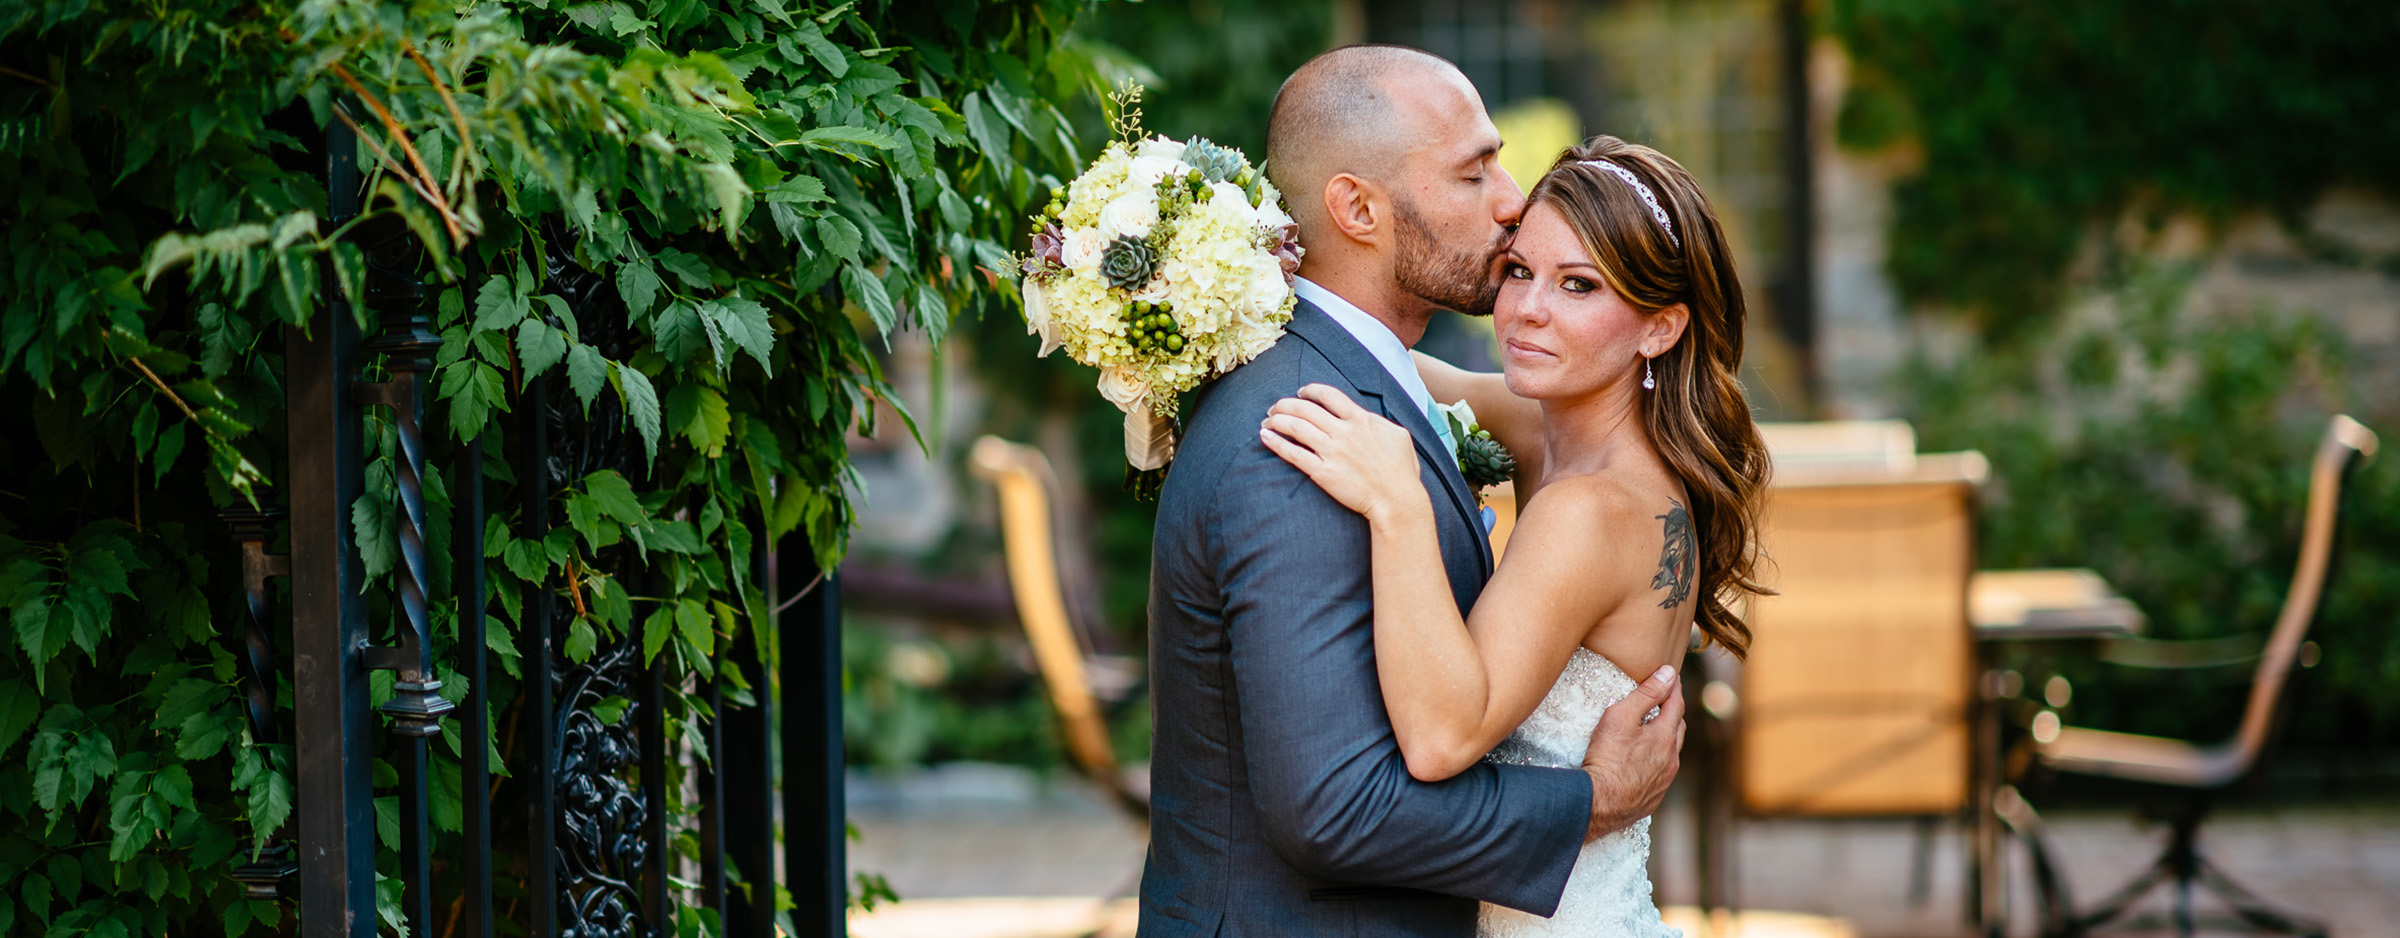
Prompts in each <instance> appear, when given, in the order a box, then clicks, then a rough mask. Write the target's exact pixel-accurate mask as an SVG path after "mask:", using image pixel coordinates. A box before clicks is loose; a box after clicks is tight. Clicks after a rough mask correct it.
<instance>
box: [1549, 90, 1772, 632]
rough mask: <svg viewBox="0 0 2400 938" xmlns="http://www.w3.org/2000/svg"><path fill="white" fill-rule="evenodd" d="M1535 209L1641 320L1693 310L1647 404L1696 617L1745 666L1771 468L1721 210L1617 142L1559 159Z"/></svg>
mask: <svg viewBox="0 0 2400 938" xmlns="http://www.w3.org/2000/svg"><path fill="white" fill-rule="evenodd" d="M1593 161H1606V162H1609V163H1613V164H1615V165H1617V166H1619V167H1621V168H1623V169H1625V170H1626V171H1628V172H1631V173H1633V175H1634V176H1635V177H1636V178H1638V179H1640V180H1642V181H1643V182H1644V183H1645V184H1647V185H1648V186H1649V187H1650V191H1651V192H1652V193H1654V194H1655V195H1656V196H1657V198H1658V201H1659V205H1660V207H1661V208H1663V209H1665V210H1666V213H1667V218H1668V219H1669V220H1671V221H1673V222H1674V224H1675V234H1674V238H1678V239H1681V241H1682V243H1681V244H1680V245H1679V244H1677V243H1676V242H1675V241H1674V240H1672V239H1670V238H1669V236H1668V234H1667V232H1666V231H1665V230H1663V229H1661V228H1660V227H1659V225H1658V222H1657V221H1656V220H1655V219H1653V218H1652V216H1651V214H1650V207H1649V206H1648V205H1647V204H1644V203H1643V201H1642V199H1641V196H1640V195H1639V194H1637V193H1636V192H1635V191H1634V188H1633V187H1632V186H1629V185H1626V184H1625V181H1624V180H1623V179H1620V178H1618V177H1617V176H1616V175H1614V174H1612V173H1610V172H1608V171H1607V170H1606V169H1603V168H1601V167H1599V166H1596V165H1592V163H1593ZM1531 205H1548V206H1550V207H1551V208H1554V209H1557V210H1558V212H1559V214H1561V215H1563V216H1565V217H1566V220H1567V225H1568V227H1570V228H1572V229H1574V231H1575V235H1576V237H1577V238H1578V239H1580V240H1581V241H1582V242H1583V247H1584V250H1587V251H1590V252H1591V254H1592V259H1593V261H1595V262H1596V263H1598V264H1599V265H1600V271H1601V276H1602V277H1604V278H1606V279H1607V280H1608V285H1609V287H1610V288H1612V289H1614V290H1616V291H1617V293H1618V295H1620V296H1623V297H1624V298H1625V301H1626V302H1627V303H1629V304H1631V305H1632V306H1633V307H1634V309H1636V310H1639V311H1641V312H1642V313H1643V314H1645V315H1648V314H1654V313H1657V312H1658V311H1659V310H1663V309H1665V308H1667V307H1669V306H1673V305H1675V304H1677V303H1682V304H1684V305H1685V306H1686V308H1688V309H1690V310H1691V324H1690V325H1689V326H1687V327H1685V329H1684V333H1683V338H1682V339H1681V340H1680V341H1677V342H1676V343H1675V347H1674V348H1671V349H1668V350H1667V351H1666V352H1664V353H1662V354H1660V355H1659V356H1658V357H1657V358H1654V359H1651V367H1653V368H1654V369H1656V374H1657V378H1658V387H1657V389H1655V390H1652V391H1645V392H1643V393H1642V395H1641V412H1642V425H1643V427H1644V428H1645V429H1646V430H1648V431H1649V434H1650V441H1651V444H1652V445H1654V446H1656V447H1658V452H1659V455H1661V456H1663V457H1665V459H1666V461H1667V465H1668V466H1669V467H1670V468H1672V469H1673V470H1674V472H1675V474H1676V476H1678V477H1680V478H1681V479H1682V480H1683V486H1684V490H1685V492H1686V494H1688V495H1689V497H1690V498H1691V500H1692V506H1691V513H1692V525H1693V530H1694V532H1695V533H1696V534H1698V535H1699V541H1700V544H1699V555H1700V556H1699V558H1698V560H1699V564H1698V579H1699V583H1698V589H1697V590H1695V592H1697V593H1699V595H1700V608H1699V610H1698V611H1697V612H1696V613H1695V615H1694V618H1695V620H1696V621H1697V622H1698V623H1699V625H1700V630H1701V631H1702V632H1703V633H1706V634H1707V635H1708V637H1709V639H1710V640H1711V641H1714V642H1716V643H1717V644H1719V645H1723V646H1725V649H1726V650H1727V651H1730V652H1732V653H1733V654H1734V655H1735V656H1736V657H1740V656H1742V655H1744V654H1746V653H1747V652H1748V651H1749V649H1750V626H1749V625H1748V624H1747V623H1744V622H1743V621H1742V618H1741V616H1739V615H1736V614H1735V613H1734V611H1733V608H1732V603H1733V602H1736V601H1738V600H1739V599H1740V597H1741V595H1742V594H1745V593H1748V594H1762V593H1765V592H1768V591H1767V590H1766V589H1765V588H1764V587H1763V586H1761V585H1760V584H1759V582H1758V580H1757V578H1756V573H1757V566H1758V541H1757V537H1756V536H1755V535H1756V532H1757V530H1758V512H1759V502H1760V501H1761V499H1763V498H1764V497H1765V495H1766V480H1767V472H1768V464H1767V447H1766V443H1765V442H1764V441H1763V440H1761V439H1759V435H1758V427H1757V425H1756V424H1754V423H1752V422H1751V419H1750V402H1749V400H1748V399H1747V398H1745V397H1744V396H1743V395H1742V384H1741V381H1740V379H1739V373H1740V369H1741V365H1742V321H1743V319H1744V318H1745V317H1746V316H1747V315H1748V314H1747V310H1746V309H1745V307H1744V304H1743V301H1742V282H1741V278H1740V277H1739V276H1737V275H1736V274H1735V273H1734V270H1733V252H1731V251H1730V250H1727V249H1726V245H1725V232H1724V229H1723V228H1722V227H1721V226H1719V225H1718V224H1717V214H1716V211H1715V210H1714V209H1711V208H1710V207H1709V204H1708V197H1707V196H1704V195H1702V194H1701V193H1700V186H1699V184H1698V183H1695V182H1693V181H1692V174H1690V173H1688V172H1685V171H1684V169H1683V167H1682V166H1681V165H1680V164H1677V163H1676V162H1675V161H1674V160H1672V159H1668V158H1667V155H1666V154H1664V153H1660V152H1658V151H1657V150H1653V149H1651V148H1649V147H1645V146H1641V145H1638V144H1631V143H1626V142H1625V141H1623V140H1619V139H1617V138H1615V137H1609V136H1599V137H1593V138H1591V139H1590V140H1586V141H1584V143H1583V145H1582V146H1579V147H1571V148H1569V149H1568V150H1567V151H1566V152H1564V153H1561V154H1559V157H1558V162H1557V163H1555V164H1552V165H1551V167H1550V171H1549V172H1548V173H1545V174H1543V176H1542V180H1541V182H1539V183H1536V184H1535V185H1534V187H1533V194H1532V196H1531V197H1530V202H1529V204H1528V207H1530V206H1531Z"/></svg>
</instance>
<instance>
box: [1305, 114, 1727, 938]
mask: <svg viewBox="0 0 2400 938" xmlns="http://www.w3.org/2000/svg"><path fill="white" fill-rule="evenodd" d="M1502 276H1503V280H1502V284H1501V288H1500V296H1499V302H1498V306H1497V309H1496V310H1495V313H1494V321H1493V325H1494V329H1495V331H1496V333H1497V335H1498V337H1499V339H1500V342H1501V346H1502V358H1503V367H1504V369H1505V373H1504V374H1502V375H1492V374H1476V373H1470V372H1465V371H1461V370H1459V369H1456V368H1453V367H1450V366H1448V365H1446V364H1443V363H1441V362H1439V361H1436V360H1434V359H1431V358H1427V357H1425V356H1422V355H1420V356H1418V357H1417V361H1418V368H1419V371H1420V373H1421V374H1422V375H1423V377H1424V379H1425V383H1426V385H1427V386H1428V389H1429V390H1431V391H1432V393H1433V395H1434V397H1436V398H1437V399H1439V400H1442V401H1444V402H1457V401H1461V400H1463V401H1465V402H1467V403H1468V404H1469V405H1470V406H1471V407H1472V409H1473V411H1474V413H1475V414H1476V415H1477V416H1478V417H1479V418H1480V422H1481V424H1482V428H1483V429H1484V430H1487V431H1489V432H1490V433H1491V434H1492V435H1493V437H1494V438H1495V439H1497V440H1498V441H1499V442H1500V443H1501V444H1502V445H1503V446H1505V447H1507V448H1508V450H1509V451H1510V452H1511V453H1513V455H1514V456H1515V458H1516V461H1517V472H1516V479H1515V481H1516V490H1517V493H1518V500H1519V503H1520V505H1521V506H1522V508H1521V511H1520V514H1519V519H1518V522H1517V527H1516V529H1515V532H1514V533H1513V535H1512V536H1511V538H1510V541H1509V545H1508V551H1507V553H1506V555H1505V557H1504V558H1503V560H1502V562H1501V564H1500V566H1499V568H1498V570H1497V571H1496V572H1495V573H1494V574H1493V576H1492V579H1491V583H1490V585H1489V586H1487V587H1486V588H1485V589H1484V591H1483V594H1482V598H1481V599H1480V600H1478V601H1477V602H1476V604H1475V607H1474V609H1473V611H1472V612H1471V613H1470V614H1469V615H1468V616H1466V617H1465V619H1464V621H1462V620H1461V617H1460V616H1459V614H1458V611H1457V607H1456V605H1455V604H1454V603H1452V602H1451V601H1450V599H1449V594H1448V592H1447V590H1448V586H1447V585H1446V584H1447V583H1448V580H1447V578H1446V577H1445V576H1444V572H1443V568H1442V560H1441V555H1440V553H1439V547H1438V544H1437V542H1436V539H1435V525H1434V521H1433V516H1432V503H1431V501H1430V498H1429V496H1428V495H1427V494H1426V491H1425V488H1424V486H1423V484H1422V483H1421V482H1420V480H1419V476H1418V468H1417V466H1418V464H1417V456H1416V452H1415V449H1414V446H1413V444H1412V442H1411V438H1410V436H1409V433H1408V431H1407V430H1405V429H1403V428H1401V427H1400V426H1398V425H1397V424H1394V423H1392V422H1391V421H1389V420H1386V419H1384V418H1382V417H1380V416H1378V415H1375V414H1373V413H1370V412H1368V411H1366V410H1364V409H1362V408H1361V407H1360V406H1359V405H1357V404H1356V403H1355V402H1353V401H1351V400H1350V399H1349V398H1347V397H1344V396H1342V394H1341V393H1340V392H1339V391H1335V390H1333V389H1331V388H1328V387H1325V386H1323V385H1311V386H1309V387H1306V388H1303V389H1302V390H1301V392H1300V393H1301V396H1300V397H1298V398H1287V399H1285V400H1283V401H1281V402H1279V403H1277V404H1276V405H1275V406H1274V407H1273V408H1272V409H1271V411H1270V413H1269V415H1268V417H1267V420H1266V422H1265V423H1264V424H1263V425H1262V426H1261V428H1260V436H1261V438H1262V439H1263V440H1264V442H1265V443H1266V444H1267V446H1268V447H1269V448H1270V449H1273V450H1274V451H1275V452H1276V454H1277V455H1280V456H1282V457H1283V458H1284V459H1285V460H1287V461H1289V462H1291V463H1292V464H1293V465H1294V466H1297V467H1298V468H1300V469H1301V470H1302V471H1304V472H1306V473H1307V474H1308V475H1309V477H1310V478H1311V479H1313V480H1315V481H1316V483H1317V484H1318V485H1320V486H1322V487H1323V488H1324V489H1325V490H1326V492H1327V493H1328V494H1331V495H1332V496H1333V497H1334V498H1336V499H1338V500H1340V501H1341V502H1342V503H1343V504H1344V505H1347V506H1349V507H1350V508H1351V509H1353V510H1356V511H1358V512H1360V513H1361V514H1364V515H1365V516H1366V518H1367V520H1368V525H1369V530H1370V532H1371V537H1372V545H1373V548H1372V549H1373V569H1374V578H1375V649H1376V651H1375V656H1376V672H1377V677H1378V678H1379V680H1380V682H1381V684H1382V689H1383V698H1384V704H1385V707H1386V709H1387V710H1388V711H1389V712H1390V715H1391V721H1392V728H1393V730H1394V732H1395V733H1396V735H1397V736H1398V741H1399V744H1400V750H1401V753H1402V754H1403V756H1404V757H1405V758H1406V759H1407V762H1408V769H1409V772H1410V774H1412V775H1414V776H1416V777H1417V778H1420V779H1424V780H1429V781H1430V780H1435V779H1442V778H1447V777H1449V776H1451V775H1455V774H1457V773H1458V772H1460V771H1463V770H1464V769H1465V768H1466V767H1467V766H1469V765H1472V764H1473V763H1474V762H1475V761H1477V760H1479V759H1484V758H1490V759H1493V760H1497V761H1505V762H1517V763H1531V764H1542V765H1556V766H1575V765H1578V764H1579V763H1580V761H1581V759H1582V757H1583V753H1584V748H1585V746H1586V744H1587V742H1588V741H1589V740H1590V738H1591V736H1592V732H1593V729H1594V727H1595V726H1596V725H1597V723H1598V721H1599V720H1600V717H1601V714H1602V712H1603V711H1604V710H1606V709H1607V707H1608V705H1609V704H1611V703H1614V702H1616V701H1617V700H1620V699H1622V698H1624V697H1625V696H1626V694H1628V693H1629V692H1631V691H1632V689H1633V687H1634V682H1635V680H1636V679H1637V677H1636V676H1647V675H1649V674H1651V673H1652V672H1653V671H1656V670H1658V669H1660V668H1661V667H1664V666H1671V665H1673V664H1674V663H1676V662H1678V661H1680V660H1682V657H1683V652H1684V650H1685V648H1686V647H1687V643H1688V642H1689V641H1690V636H1691V633H1692V630H1693V627H1694V626H1697V627H1698V629H1699V631H1700V632H1701V633H1702V634H1703V635H1704V636H1706V638H1707V639H1708V640H1710V641H1713V642H1715V643H1717V644H1720V645H1723V646H1724V647H1725V648H1726V649H1728V650H1729V651H1731V652H1732V653H1734V654H1736V655H1740V654H1742V653H1743V652H1744V651H1745V650H1746V649H1747V648H1748V647H1749V643H1750V633H1749V629H1748V628H1747V627H1746V626H1745V625H1744V624H1743V622H1742V621H1741V619H1740V617H1739V616H1737V615H1736V614H1735V613H1734V611H1733V608H1732V605H1731V604H1732V603H1734V602H1737V601H1738V600H1739V597H1740V594H1742V593H1745V592H1752V593H1755V592H1758V591H1759V586H1758V584H1757V581H1756V580H1755V579H1753V566H1754V564H1755V559H1756V550H1755V541H1754V538H1753V536H1752V532H1753V530H1754V528H1755V525H1756V520H1757V513H1758V502H1759V498H1760V495H1761V494H1762V492H1763V486H1764V481H1765V476H1766V473H1767V457H1766V449H1765V446H1764V444H1763V443H1761V441H1760V439H1759V436H1758V430H1757V428H1756V427H1755V426H1753V425H1752V423H1751V419H1750V408H1749V404H1748V402H1747V401H1746V400H1744V398H1743V395H1742V388H1741V385H1740V383H1739V381H1738V380H1737V373H1738V371H1739V368H1740V365H1741V357H1742V321H1743V317H1744V308H1743V302H1742V289H1741V283H1740V280H1739V278H1738V277H1737V276H1736V275H1735V273H1734V269H1733V259H1732V255H1731V253H1730V252H1729V251H1728V250H1727V249H1726V245H1725V238H1724V233H1723V231H1722V229H1721V227H1720V226H1719V225H1718V223H1717V218H1716V215H1715V213H1714V211H1712V210H1711V209H1710V207H1709V204H1708V200H1707V199H1706V198H1705V197H1704V196H1702V195H1701V193H1700V189H1699V187H1698V185H1697V184H1695V183H1694V182H1693V181H1692V177H1691V175H1690V174H1689V173H1687V172H1685V171H1684V169H1683V167H1682V166H1680V165H1677V164H1676V163H1675V161H1674V160H1671V159H1668V158H1667V157H1666V156H1665V155H1664V154H1662V153H1659V152H1658V151H1656V150H1653V149H1650V148H1649V147H1644V146H1638V145H1634V144H1628V143H1625V142H1624V141H1622V140H1618V139H1617V138H1615V137H1606V136H1603V137H1594V138H1592V139H1591V140H1589V141H1587V142H1586V143H1585V144H1584V145H1583V146H1580V147H1576V148H1572V149H1570V150H1568V151H1567V152H1566V153H1564V154H1562V155H1561V156H1560V157H1559V160H1558V162H1557V163H1556V164H1555V165H1553V166H1552V167H1551V169H1550V171H1549V172H1548V173H1547V174H1545V175H1544V176H1543V177H1542V179H1541V181H1540V182H1539V183H1538V184H1536V185H1535V186H1534V188H1533V193H1532V195H1531V196H1530V197H1529V199H1528V202H1527V205H1526V208H1525V212H1524V215H1523V219H1522V222H1521V224H1520V226H1519V228H1518V229H1517V233H1516V237H1515V240H1514V243H1513V244H1512V246H1511V248H1510V250H1509V251H1508V253H1507V254H1506V255H1505V256H1504V259H1503V270H1502ZM1629 675H1631V676H1629ZM1648 855H1649V822H1648V821H1647V820H1644V821H1641V822H1639V823H1637V824H1635V825H1634V826H1632V827H1630V828H1627V829H1625V830H1623V831H1619V832H1618V833H1615V834H1611V835H1608V836H1606V837H1603V838H1601V839H1600V840H1597V841H1594V842H1592V843H1590V844H1587V845H1585V847H1584V850H1583V853H1582V855H1581V857H1580V858H1579V859H1578V861H1577V863H1576V866H1575V870H1574V873H1573V874H1572V875H1571V876H1570V878H1569V879H1568V883H1567V889H1566V893H1565V895H1564V896H1563V897H1562V898H1561V900H1560V904H1559V907H1558V910H1557V912H1556V913H1555V914H1554V915H1553V916H1551V917H1549V918H1547V919H1544V918H1542V917H1538V916H1533V915H1529V914H1526V913H1523V912H1518V911H1515V910H1511V909H1506V908H1502V907H1499V906H1492V905H1486V906H1484V907H1483V914H1482V923H1481V929H1480V931H1481V933H1482V934H1484V935H1486V936H1502V935H1527V934H1550V935H1586V934H1588V935H1603V934H1605V935H1653V934H1664V933H1668V932H1669V931H1670V930H1669V929H1667V928H1666V926H1665V925H1663V924H1661V923H1660V921H1659V917H1658V911H1657V909H1656V908H1655V906H1654V905H1653V904H1652V902H1651V899H1650V884H1649V880H1648V876H1647V872H1646V862H1647V858H1648Z"/></svg>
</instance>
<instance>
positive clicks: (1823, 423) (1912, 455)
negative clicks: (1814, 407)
mask: <svg viewBox="0 0 2400 938" xmlns="http://www.w3.org/2000/svg"><path fill="white" fill-rule="evenodd" d="M1758 435H1759V438H1760V439H1761V440H1764V441H1765V442H1766V444H1767V453H1768V455H1769V456H1771V457H1773V458H1774V460H1775V468H1776V470H1777V471H1782V470H1784V469H1786V468H1792V469H1806V468H1816V467H1826V468H1832V467H1844V468H1849V469H1853V470H1861V469H1873V468H1877V467H1881V468H1884V469H1888V470H1891V471H1894V472H1906V471H1908V469H1909V466H1910V465H1911V464H1912V463H1913V462H1915V460H1916V455H1917V431H1916V429H1915V428H1913V427H1910V426H1909V425H1908V421H1906V420H1805V421H1788V422H1787V421H1761V422H1760V423H1759V424H1758Z"/></svg>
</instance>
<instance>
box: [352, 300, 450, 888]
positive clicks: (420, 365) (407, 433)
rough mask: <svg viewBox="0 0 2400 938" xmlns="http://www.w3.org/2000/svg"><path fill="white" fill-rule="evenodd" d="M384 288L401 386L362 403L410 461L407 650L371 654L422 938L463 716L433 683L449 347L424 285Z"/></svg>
mask: <svg viewBox="0 0 2400 938" xmlns="http://www.w3.org/2000/svg"><path fill="white" fill-rule="evenodd" d="M386 276H387V278H388V279H385V280H384V282H383V284H381V285H386V286H390V287H396V288H397V289H395V290H393V291H392V292H397V293H399V294H401V295H400V296H399V297H397V298H396V301H395V302H387V303H384V304H382V307H383V332H382V334H381V335H379V336H377V337H376V338H375V340H374V341H373V342H370V343H368V344H367V351H369V352H381V353H383V354H384V355H385V363H386V367H388V368H389V369H390V371H391V373H392V380H390V381H386V382H383V383H380V384H369V383H363V382H362V383H361V384H359V385H358V387H357V391H356V393H357V395H358V398H359V399H360V400H361V401H364V402H366V403H370V404H380V405H383V406H385V407H389V408H391V409H392V422H393V424H394V425H395V427H396V428H397V430H398V433H397V436H398V437H399V444H400V458H399V460H398V461H397V464H396V465H395V466H394V467H393V472H392V480H393V483H394V485H395V487H397V488H398V489H399V495H400V524H399V532H398V533H399V541H400V562H401V571H400V577H399V587H400V623H399V625H400V628H399V633H400V635H399V639H400V643H399V645H398V646H397V647H390V648H369V649H367V653H366V657H367V666H368V667H369V668H375V669H390V670H393V671H397V672H399V675H398V677H399V679H398V680H396V681H394V682H393V683H392V699H391V700H390V701H389V702H386V703H385V704H384V705H383V707H382V709H383V712H384V713H386V714H389V715H390V716H391V718H392V727H391V728H392V732H393V733H394V734H395V735H398V736H400V737H401V744H400V750H401V751H400V757H399V759H397V760H396V761H397V763H398V765H397V766H396V767H397V768H398V769H399V774H400V818H399V820H400V879H401V882H402V884H403V890H402V894H401V902H400V905H401V914H402V917H403V918H404V919H405V920H406V921H407V923H408V928H409V931H410V932H411V933H414V934H420V935H421V934H426V933H427V930H428V929H430V928H431V927H432V925H433V826H432V812H431V805H432V801H433V795H432V771H431V765H430V764H429V759H430V753H428V752H427V744H428V743H429V742H431V740H432V738H433V737H434V736H437V735H440V733H441V731H442V724H441V720H442V716H443V715H444V714H446V713H449V712H450V711H451V710H452V709H454V708H455V705H453V704H451V703H450V701H448V700H445V699H443V698H442V695H441V689H442V682H441V681H439V680H437V679H435V678H434V676H433V622H432V615H431V613H430V611H429V610H428V609H427V607H426V595H427V593H428V592H430V591H431V589H432V568H431V566H430V565H429V564H428V563H427V562H426V559H425V523H426V522H425V432H424V427H423V425H422V424H423V418H424V411H425V406H424V400H425V395H424V382H425V378H426V375H427V373H428V372H429V371H430V370H431V367H432V365H433V360H432V353H433V350H434V349H435V348H436V347H438V346H440V345H441V341H442V340H441V339H440V338H439V337H436V336H435V335H434V334H433V333H432V332H430V331H428V330H427V329H426V326H427V325H428V323H427V322H426V320H425V315H424V312H423V310H424V305H425V304H424V299H425V297H424V286H423V285H422V284H419V283H417V282H415V281H413V280H406V279H402V278H397V277H389V275H386Z"/></svg>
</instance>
